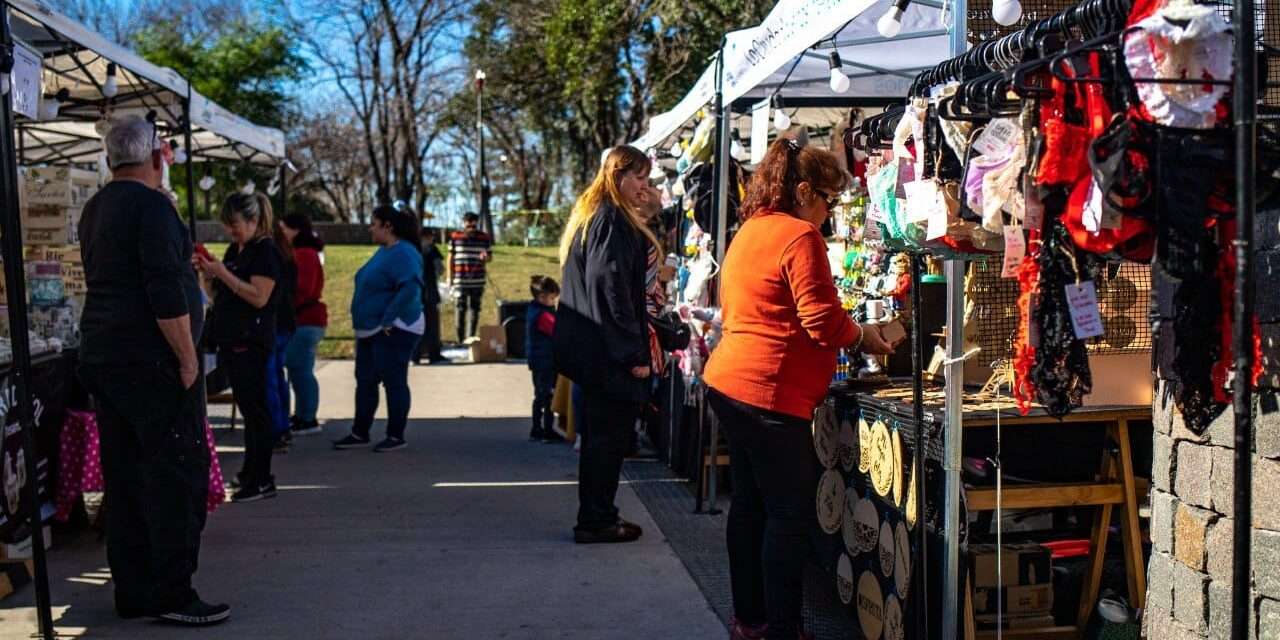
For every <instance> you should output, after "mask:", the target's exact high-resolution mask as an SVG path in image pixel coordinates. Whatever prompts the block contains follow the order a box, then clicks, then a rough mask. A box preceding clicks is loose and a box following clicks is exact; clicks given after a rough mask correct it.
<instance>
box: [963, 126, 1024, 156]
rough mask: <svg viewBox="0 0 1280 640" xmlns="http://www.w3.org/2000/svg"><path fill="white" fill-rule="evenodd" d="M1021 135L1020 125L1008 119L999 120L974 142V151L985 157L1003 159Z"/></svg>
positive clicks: (984, 130) (983, 131)
mask: <svg viewBox="0 0 1280 640" xmlns="http://www.w3.org/2000/svg"><path fill="white" fill-rule="evenodd" d="M1020 135H1022V130H1021V129H1019V128H1018V123H1016V122H1014V121H1013V120H1010V119H1008V118H998V119H996V120H992V121H991V124H988V125H987V128H986V129H983V130H982V134H981V135H979V136H978V139H977V140H974V141H973V149H974V151H977V152H978V153H980V154H982V155H984V156H990V157H992V158H1003V157H1005V156H1006V155H1008V153H1009V150H1010V149H1012V148H1013V146H1014V143H1015V141H1016V140H1017V138H1018V136H1020Z"/></svg>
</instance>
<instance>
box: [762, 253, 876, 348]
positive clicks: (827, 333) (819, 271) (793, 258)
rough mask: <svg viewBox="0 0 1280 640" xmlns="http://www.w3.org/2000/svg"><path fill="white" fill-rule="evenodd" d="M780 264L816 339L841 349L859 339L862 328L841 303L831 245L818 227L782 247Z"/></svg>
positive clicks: (806, 325)
mask: <svg viewBox="0 0 1280 640" xmlns="http://www.w3.org/2000/svg"><path fill="white" fill-rule="evenodd" d="M780 266H781V270H782V277H783V278H784V279H785V280H786V281H787V284H788V286H790V288H791V296H792V298H793V299H794V300H795V302H796V314H797V315H798V316H799V318H800V326H802V327H804V330H805V332H806V333H808V334H809V337H810V338H812V339H813V341H814V342H816V343H818V344H820V345H822V346H823V347H826V348H829V349H839V348H841V347H847V346H849V345H852V344H853V343H854V342H856V341H857V339H858V337H859V335H858V332H859V328H858V326H857V325H855V324H854V323H853V320H851V319H850V318H849V314H847V313H845V310H844V308H843V307H841V306H840V296H839V294H838V293H837V292H836V285H835V278H834V277H833V276H832V275H831V264H830V263H829V262H828V261H827V246H826V245H825V244H824V243H823V241H822V236H820V235H819V234H818V232H817V230H816V229H815V230H814V231H813V232H812V233H806V234H804V235H802V236H800V237H799V238H796V239H795V240H794V241H792V242H791V244H789V245H787V247H786V248H785V249H783V250H782V258H781V263H780Z"/></svg>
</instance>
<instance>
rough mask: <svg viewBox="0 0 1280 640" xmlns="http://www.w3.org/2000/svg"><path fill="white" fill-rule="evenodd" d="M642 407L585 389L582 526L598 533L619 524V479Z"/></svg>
mask: <svg viewBox="0 0 1280 640" xmlns="http://www.w3.org/2000/svg"><path fill="white" fill-rule="evenodd" d="M639 416H640V404H639V403H633V402H627V401H625V400H618V399H616V398H611V397H609V396H607V395H605V394H603V393H601V392H599V391H594V390H587V389H583V394H582V414H581V420H579V421H578V425H579V431H580V433H582V451H581V454H580V457H579V459H578V526H577V527H576V528H577V529H578V530H581V531H597V530H600V529H604V528H607V527H612V526H614V525H616V524H617V523H618V507H617V506H615V505H614V503H613V501H614V498H616V497H617V495H618V475H619V474H621V473H622V460H623V459H624V458H625V457H626V455H627V449H628V448H629V447H630V445H631V438H632V433H634V431H635V425H636V418H638V417H639Z"/></svg>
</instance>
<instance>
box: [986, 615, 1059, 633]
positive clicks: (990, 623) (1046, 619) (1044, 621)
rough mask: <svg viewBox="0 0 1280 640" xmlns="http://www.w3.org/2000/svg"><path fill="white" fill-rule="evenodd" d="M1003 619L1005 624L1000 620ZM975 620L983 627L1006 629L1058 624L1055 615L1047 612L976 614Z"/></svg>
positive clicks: (1033, 627) (1035, 627) (1034, 627)
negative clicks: (1015, 614)
mask: <svg viewBox="0 0 1280 640" xmlns="http://www.w3.org/2000/svg"><path fill="white" fill-rule="evenodd" d="M1001 621H1003V624H1000V622H1001ZM974 622H977V623H978V627H979V628H981V629H995V628H996V627H997V626H1000V627H1004V628H1005V629H1037V628H1041V627H1053V626H1057V622H1056V621H1055V620H1054V619H1053V616H1052V615H1050V614H1047V613H1039V614H1035V615H1030V616H1004V617H1003V618H1000V617H999V616H974Z"/></svg>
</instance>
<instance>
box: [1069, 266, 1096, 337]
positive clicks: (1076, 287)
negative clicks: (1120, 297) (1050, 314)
mask: <svg viewBox="0 0 1280 640" xmlns="http://www.w3.org/2000/svg"><path fill="white" fill-rule="evenodd" d="M1066 289H1067V306H1069V307H1071V326H1072V327H1074V328H1075V331H1076V338H1078V339H1080V340H1084V339H1086V338H1096V337H1098V336H1100V335H1102V334H1103V333H1105V332H1106V330H1105V329H1104V328H1103V326H1102V314H1101V313H1099V312H1098V291H1097V289H1095V288H1094V284H1093V281H1092V280H1089V281H1086V282H1083V283H1081V284H1069V285H1067V286H1066Z"/></svg>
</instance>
